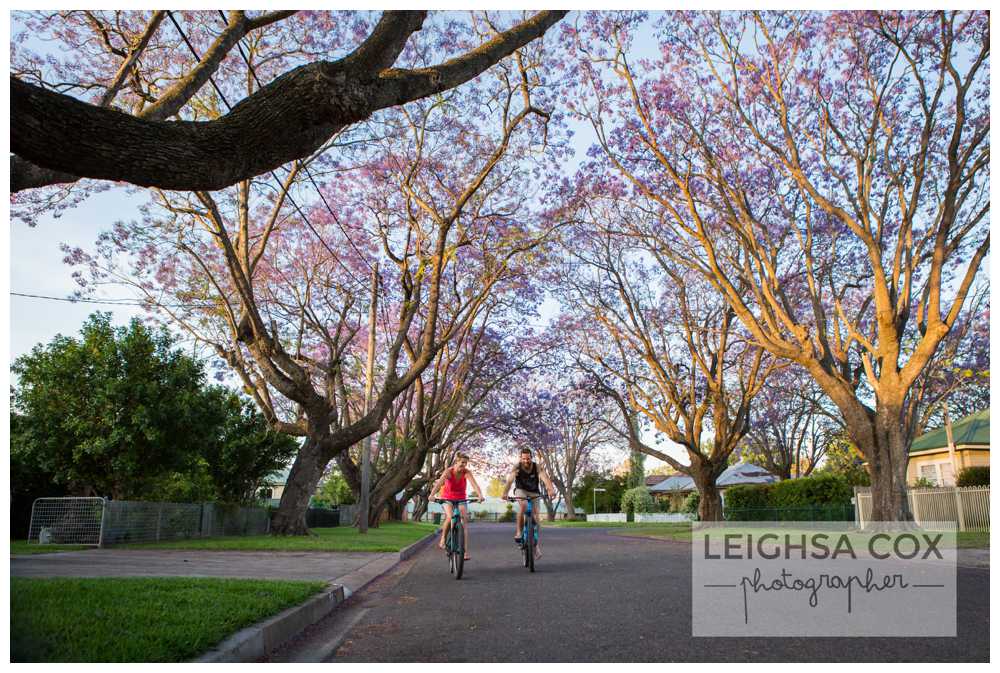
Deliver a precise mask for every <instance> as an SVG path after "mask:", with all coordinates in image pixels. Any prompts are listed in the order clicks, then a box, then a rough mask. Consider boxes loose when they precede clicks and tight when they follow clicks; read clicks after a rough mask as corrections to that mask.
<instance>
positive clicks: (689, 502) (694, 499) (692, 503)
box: [681, 491, 701, 514]
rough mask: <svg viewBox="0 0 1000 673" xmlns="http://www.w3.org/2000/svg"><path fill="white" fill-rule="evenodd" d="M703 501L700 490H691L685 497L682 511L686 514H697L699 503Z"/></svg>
mask: <svg viewBox="0 0 1000 673" xmlns="http://www.w3.org/2000/svg"><path fill="white" fill-rule="evenodd" d="M700 502H701V496H700V495H699V494H698V491H691V492H690V493H689V494H688V497H686V498H684V504H683V505H682V506H681V512H683V513H684V514H697V513H698V504H699V503H700Z"/></svg>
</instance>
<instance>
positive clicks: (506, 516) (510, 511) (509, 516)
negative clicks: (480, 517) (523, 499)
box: [500, 502, 514, 521]
mask: <svg viewBox="0 0 1000 673" xmlns="http://www.w3.org/2000/svg"><path fill="white" fill-rule="evenodd" d="M513 520H514V506H513V505H512V504H510V503H509V502H508V503H507V511H506V512H504V513H503V514H502V515H500V521H513Z"/></svg>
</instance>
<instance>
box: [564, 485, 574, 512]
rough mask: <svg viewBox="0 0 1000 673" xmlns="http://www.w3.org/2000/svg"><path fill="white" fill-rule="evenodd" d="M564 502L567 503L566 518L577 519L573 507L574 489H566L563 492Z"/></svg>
mask: <svg viewBox="0 0 1000 673" xmlns="http://www.w3.org/2000/svg"><path fill="white" fill-rule="evenodd" d="M562 496H563V502H564V503H566V518H567V519H570V520H575V519H576V508H575V506H574V505H573V489H571V488H564V489H563V491H562Z"/></svg>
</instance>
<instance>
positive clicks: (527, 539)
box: [507, 496, 538, 572]
mask: <svg viewBox="0 0 1000 673" xmlns="http://www.w3.org/2000/svg"><path fill="white" fill-rule="evenodd" d="M507 499H508V500H511V501H513V500H527V501H528V506H527V507H525V508H524V516H525V518H524V525H523V527H522V528H521V549H522V550H523V552H524V567H526V568H528V570H530V571H531V572H535V547H536V546H537V545H538V519H537V518H536V517H535V508H534V506H533V503H532V502H531V501H532V500H533V499H534V498H525V497H523V496H511V497H508V498H507Z"/></svg>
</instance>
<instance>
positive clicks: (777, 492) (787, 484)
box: [770, 474, 854, 507]
mask: <svg viewBox="0 0 1000 673" xmlns="http://www.w3.org/2000/svg"><path fill="white" fill-rule="evenodd" d="M853 495H854V489H852V488H851V486H850V484H849V483H848V480H847V478H846V477H845V476H844V475H841V474H817V475H814V476H811V477H804V478H802V479H786V480H785V481H781V482H778V483H777V484H772V490H771V497H770V506H771V507H809V506H812V505H843V504H850V502H851V497H852V496H853Z"/></svg>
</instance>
